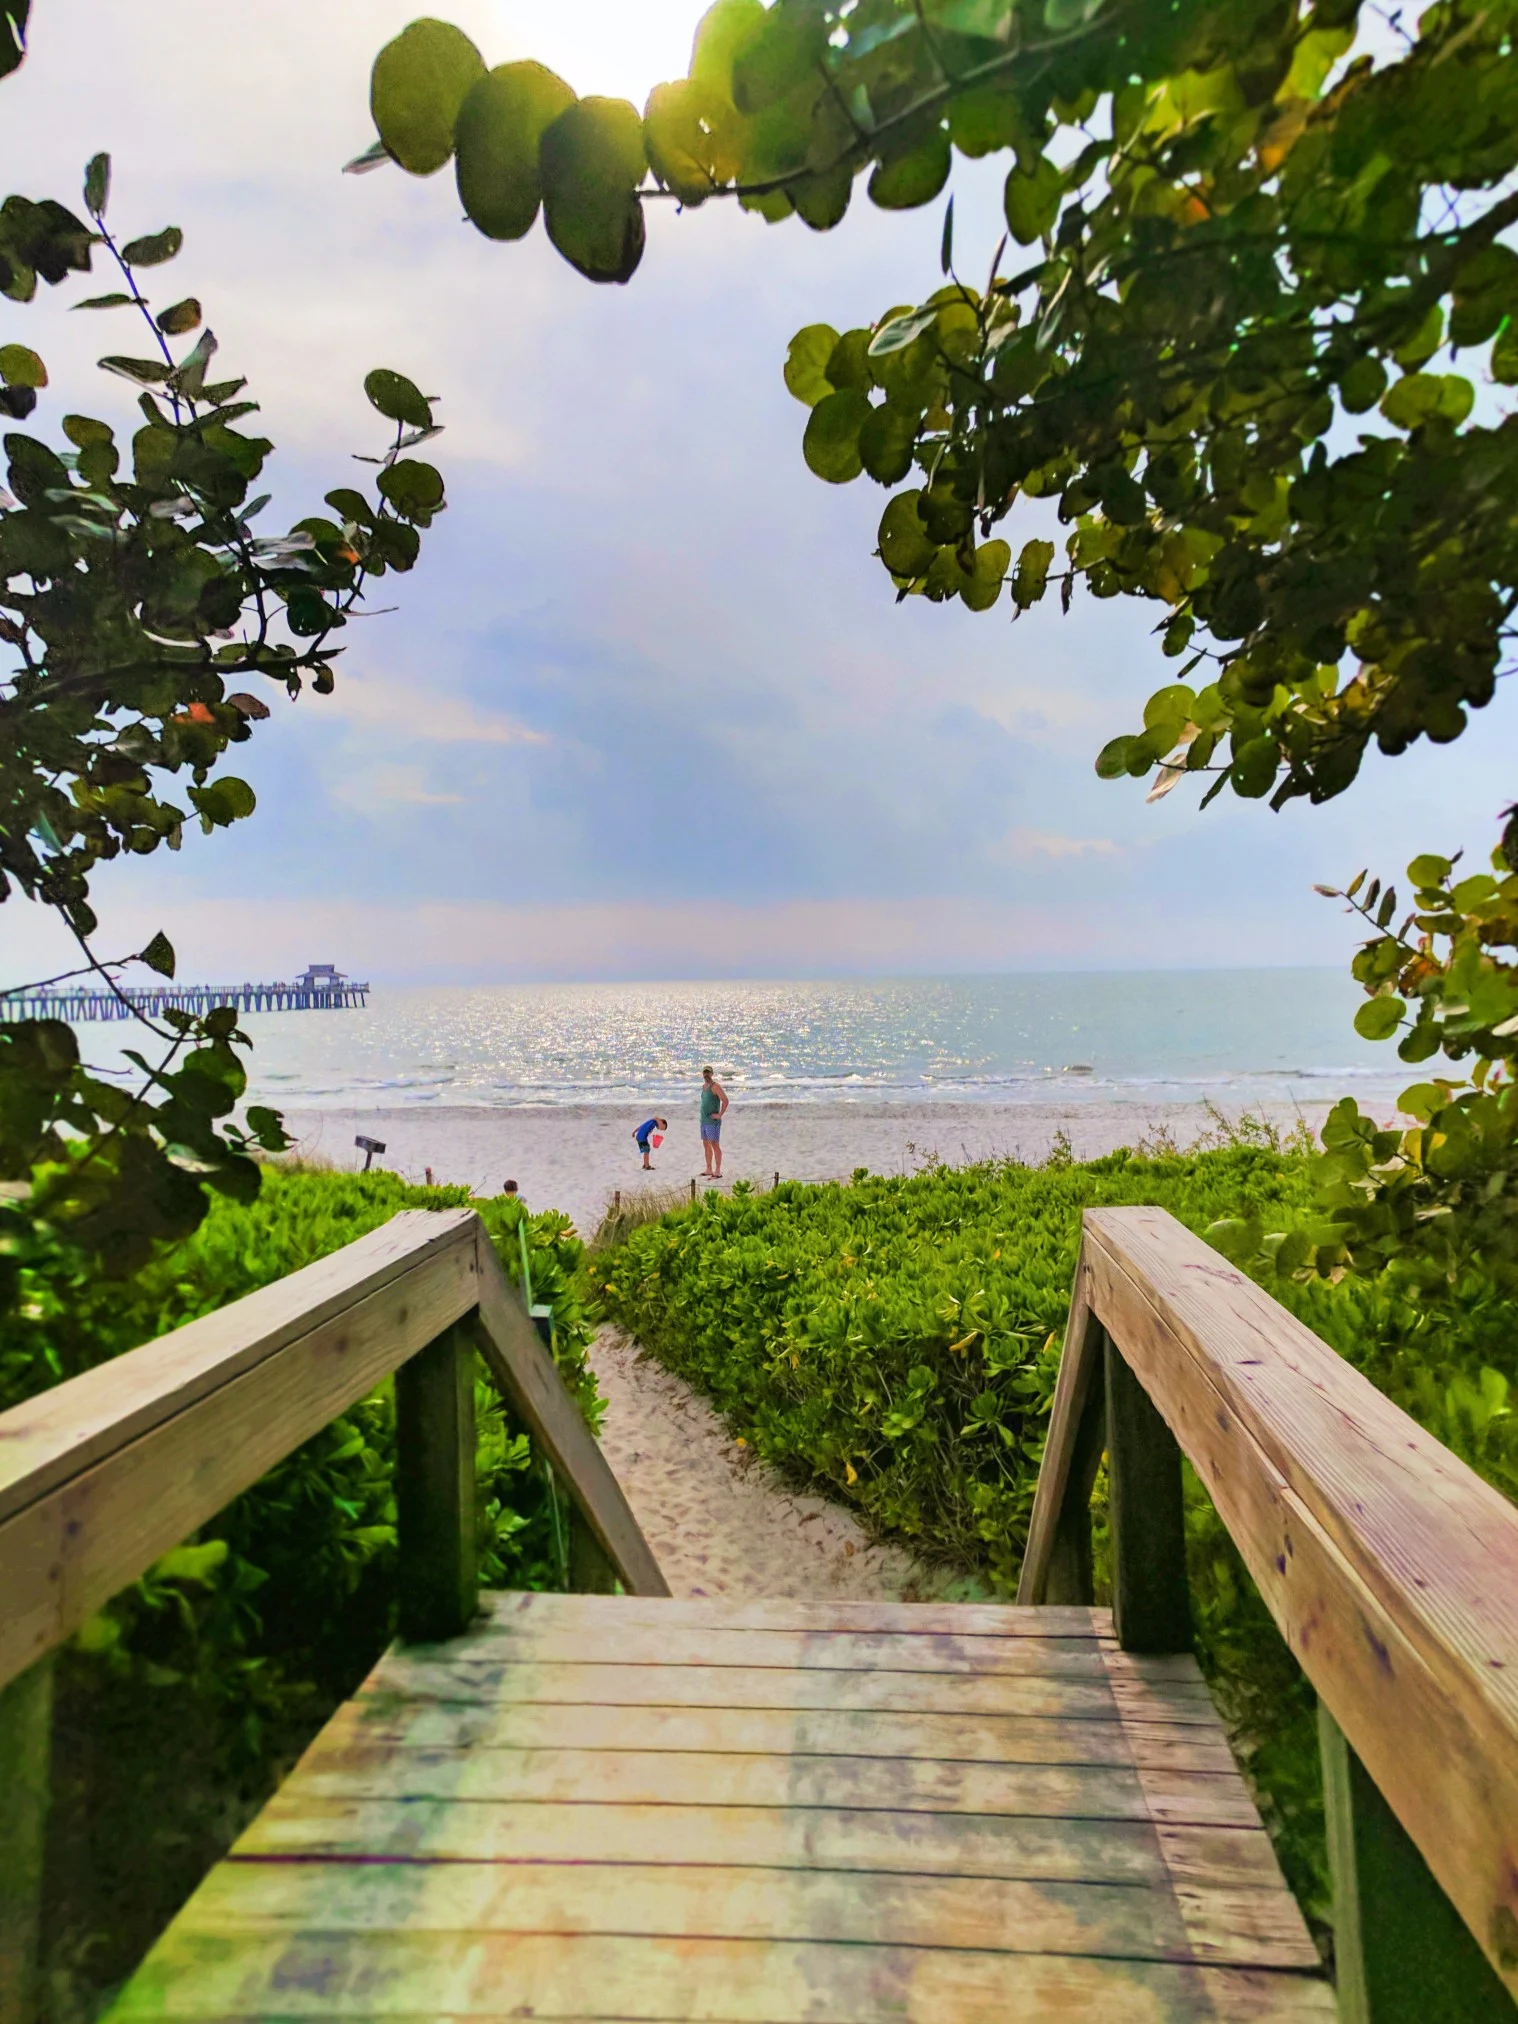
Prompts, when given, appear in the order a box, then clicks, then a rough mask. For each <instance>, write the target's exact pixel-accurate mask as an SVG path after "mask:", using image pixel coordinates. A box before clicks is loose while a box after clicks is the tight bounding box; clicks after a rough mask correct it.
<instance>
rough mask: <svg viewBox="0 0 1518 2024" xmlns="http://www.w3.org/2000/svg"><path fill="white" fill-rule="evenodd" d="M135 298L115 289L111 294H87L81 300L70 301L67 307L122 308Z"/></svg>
mask: <svg viewBox="0 0 1518 2024" xmlns="http://www.w3.org/2000/svg"><path fill="white" fill-rule="evenodd" d="M135 300H136V297H135V296H131V295H123V294H122V293H121V291H120V290H119V289H117V290H116V292H115V293H114V294H111V295H87V296H86V297H85V298H84V300H83V302H74V303H71V304H70V305H69V307H70V308H71V309H123V308H125V306H126V305H127V304H128V303H129V302H133V301H135Z"/></svg>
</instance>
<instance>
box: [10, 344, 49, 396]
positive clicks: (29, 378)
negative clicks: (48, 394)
mask: <svg viewBox="0 0 1518 2024" xmlns="http://www.w3.org/2000/svg"><path fill="white" fill-rule="evenodd" d="M0 379H3V380H4V381H5V384H6V385H7V386H8V387H45V386H46V385H47V367H46V366H45V365H44V364H43V363H42V360H41V359H40V358H38V356H37V354H36V352H34V351H32V350H30V349H29V348H28V347H27V346H26V345H24V344H0Z"/></svg>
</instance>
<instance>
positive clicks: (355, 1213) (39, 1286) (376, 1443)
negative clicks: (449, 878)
mask: <svg viewBox="0 0 1518 2024" xmlns="http://www.w3.org/2000/svg"><path fill="white" fill-rule="evenodd" d="M465 1205H467V1206H469V1207H472V1208H474V1209H475V1210H476V1211H477V1212H478V1213H479V1215H480V1216H481V1217H482V1218H483V1220H484V1222H485V1224H486V1227H487V1228H488V1230H489V1231H490V1234H491V1237H492V1239H493V1240H494V1242H495V1244H496V1248H497V1251H498V1253H499V1256H500V1258H501V1262H502V1264H503V1265H504V1267H505V1269H506V1271H507V1273H508V1274H509V1275H510V1276H511V1277H512V1278H513V1279H516V1280H520V1278H521V1273H522V1252H523V1243H522V1235H521V1234H519V1231H520V1232H521V1233H523V1234H525V1239H526V1247H525V1248H526V1254H527V1258H528V1261H529V1268H530V1272H531V1278H532V1295H533V1299H534V1300H535V1301H536V1302H539V1303H542V1304H545V1305H547V1306H548V1307H549V1309H550V1310H551V1315H552V1323H553V1348H554V1355H555V1358H556V1361H557V1363H558V1367H559V1370H560V1373H561V1375H562V1376H563V1377H564V1380H565V1382H566V1384H567V1385H568V1386H569V1389H570V1391H571V1393H572V1394H573V1396H574V1397H575V1399H576V1400H577V1402H578V1403H579V1405H580V1408H581V1410H582V1411H583V1412H584V1414H585V1416H586V1419H587V1420H588V1421H589V1423H590V1424H591V1425H592V1426H595V1425H596V1424H597V1422H598V1419H599V1413H600V1401H599V1399H598V1397H597V1394H596V1389H595V1381H594V1378H593V1375H592V1373H591V1371H590V1369H589V1366H588V1364H587V1362H586V1358H585V1350H586V1345H587V1343H588V1341H589V1338H590V1332H591V1330H590V1322H589V1317H588V1310H587V1306H586V1300H585V1290H584V1285H583V1281H582V1279H581V1277H580V1271H579V1268H580V1261H581V1247H580V1244H579V1242H578V1240H577V1239H576V1237H575V1236H574V1233H573V1231H572V1229H571V1228H570V1225H569V1223H568V1221H567V1219H566V1218H565V1217H563V1216H560V1215H556V1214H552V1213H545V1214H541V1215H536V1216H533V1215H530V1214H529V1212H528V1211H527V1209H526V1208H525V1206H524V1205H523V1203H522V1202H521V1200H520V1198H519V1197H516V1196H497V1197H494V1198H492V1199H489V1200H475V1199H473V1198H471V1197H470V1196H469V1193H468V1190H467V1189H464V1188H420V1187H412V1186H409V1185H408V1184H407V1183H406V1182H404V1181H402V1180H400V1179H399V1178H398V1177H397V1176H395V1175H393V1174H387V1173H382V1172H379V1171H375V1172H373V1173H368V1174H344V1173H330V1172H311V1171H306V1170H302V1169H299V1168H294V1169H292V1168H289V1167H286V1166H284V1165H281V1164H275V1165H271V1166H269V1167H268V1168H266V1170H265V1173H264V1177H263V1186H262V1188H261V1189H260V1191H259V1193H258V1195H257V1196H256V1197H255V1198H254V1199H252V1200H250V1201H239V1200H236V1199H234V1198H231V1197H228V1196H225V1195H218V1196H215V1197H213V1199H212V1201H211V1203H210V1205H209V1208H208V1211H207V1214H206V1216H205V1217H204V1218H203V1220H202V1221H201V1222H200V1224H199V1225H198V1227H197V1228H196V1230H195V1231H194V1233H193V1234H192V1235H191V1236H189V1237H188V1238H185V1239H183V1240H182V1241H181V1242H179V1243H178V1244H176V1245H173V1246H166V1247H161V1248H160V1249H159V1251H158V1252H157V1254H156V1255H155V1256H154V1257H153V1258H152V1260H151V1261H149V1262H148V1263H147V1264H145V1265H144V1266H142V1267H141V1268H140V1269H139V1270H138V1272H137V1273H136V1274H135V1275H133V1277H132V1278H131V1279H129V1280H128V1281H126V1282H125V1283H124V1284H116V1285H108V1284H106V1283H105V1282H96V1283H95V1284H94V1286H93V1287H92V1288H91V1289H89V1290H87V1291H85V1292H83V1293H78V1294H74V1295H71V1296H70V1297H69V1298H68V1299H66V1300H60V1299H59V1298H58V1294H57V1288H56V1286H55V1284H54V1282H53V1281H52V1280H51V1278H50V1277H48V1276H47V1275H45V1274H44V1275H42V1277H41V1278H40V1279H38V1280H37V1281H36V1282H35V1283H34V1284H33V1283H29V1284H28V1286H27V1289H26V1291H27V1295H28V1299H27V1301H25V1302H23V1316H24V1320H23V1325H22V1326H21V1327H20V1329H19V1331H15V1332H8V1333H7V1335H6V1337H5V1341H4V1346H3V1351H0V1409H3V1408H4V1407H6V1406H9V1405H12V1404H14V1403H16V1402H17V1401H18V1400H19V1399H21V1398H25V1397H27V1396H31V1395H33V1394H34V1393H36V1392H37V1391H39V1390H41V1389H44V1388H45V1387H46V1386H48V1385H49V1384H51V1383H53V1382H56V1381H57V1380H58V1379H59V1378H62V1377H67V1376H72V1375H74V1374H76V1373H77V1372H78V1371H80V1370H84V1369H88V1368H90V1367H91V1366H92V1365H95V1364H98V1363H100V1362H102V1361H105V1360H106V1359H108V1358H110V1357H113V1356H116V1355H119V1354H120V1353H121V1352H123V1351H125V1350H128V1349H131V1348H133V1347H135V1346H136V1345H137V1344H138V1343H140V1342H144V1341H148V1340H151V1339H152V1338H154V1337H155V1336H158V1335H161V1334H164V1333H166V1332H168V1331H169V1330H171V1329H174V1328H177V1327H180V1326H182V1325H183V1324H184V1323H185V1322H188V1321H193V1320H195V1319H197V1318H198V1317H199V1316H201V1315H203V1314H208V1313H211V1312H213V1311H214V1310H215V1309H216V1308H218V1307H221V1306H223V1305H224V1304H226V1303H227V1302H228V1301H231V1300H236V1299H238V1298H240V1297H241V1296H242V1295H244V1294H247V1293H251V1292H253V1291H255V1290H256V1289H257V1288H258V1287H260V1286H265V1285H269V1284H271V1283H272V1282H273V1281H275V1280H277V1279H281V1278H283V1277H284V1276H285V1275H286V1274H288V1273H290V1272H294V1271H298V1270H299V1269H300V1268H301V1267H302V1266H303V1265H307V1264H310V1263H312V1262H313V1261H314V1260H315V1259H317V1258H321V1257H325V1256H327V1255H328V1254H330V1253H331V1252H333V1251H336V1250H338V1249H340V1248H341V1247H342V1246H343V1245H345V1244H349V1243H352V1242H353V1241H354V1239H355V1238H358V1237H360V1236H362V1235H364V1234H365V1233H366V1232H367V1231H369V1230H372V1229H375V1228H377V1227H378V1226H379V1225H380V1224H382V1223H385V1222H387V1221H388V1220H389V1218H390V1217H391V1216H393V1215H395V1214H396V1213H397V1211H399V1210H402V1209H446V1208H458V1207H462V1206H465ZM475 1410H476V1418H477V1429H478V1432H477V1448H476V1460H475V1481H476V1497H477V1502H476V1522H477V1527H478V1549H479V1561H480V1570H481V1578H482V1580H483V1581H484V1582H485V1584H486V1585H487V1586H492V1587H511V1588H545V1587H546V1588H555V1589H557V1588H562V1587H564V1586H565V1585H566V1581H567V1565H568V1562H567V1554H568V1541H567V1516H568V1513H567V1506H566V1504H565V1502H564V1499H563V1494H562V1492H559V1491H557V1490H556V1488H555V1487H554V1485H553V1483H552V1479H551V1478H550V1477H549V1476H548V1475H547V1473H546V1471H545V1470H544V1468H543V1466H542V1465H541V1464H540V1463H539V1462H538V1460H537V1459H536V1458H535V1456H534V1455H533V1453H532V1451H531V1449H530V1447H529V1443H528V1437H527V1434H526V1432H525V1431H524V1430H523V1429H522V1428H521V1427H520V1426H518V1425H517V1424H515V1423H514V1421H513V1419H512V1416H511V1414H510V1413H509V1411H508V1410H507V1409H506V1407H505V1406H504V1405H503V1404H502V1401H501V1397H500V1394H499V1393H498V1392H497V1390H496V1389H495V1387H494V1385H493V1384H491V1383H489V1382H488V1381H487V1380H486V1379H485V1377H484V1376H483V1373H481V1374H480V1375H479V1376H478V1377H477V1379H476V1385H475ZM394 1456H395V1416H394V1404H393V1389H392V1386H391V1384H390V1383H388V1382H387V1383H385V1384H383V1385H381V1386H379V1387H378V1388H377V1389H376V1390H375V1391H374V1392H373V1393H371V1394H370V1395H369V1396H368V1397H367V1398H365V1399H363V1400H362V1401H360V1402H359V1403H358V1404H357V1405H355V1406H354V1407H352V1408H351V1409H350V1410H349V1411H348V1412H346V1413H344V1414H343V1415H342V1416H341V1417H340V1418H339V1419H337V1420H334V1421H333V1422H332V1424H331V1425H330V1426H328V1427H326V1428H325V1429H324V1430H323V1431H322V1432H321V1433H320V1434H318V1435H316V1436H315V1437H314V1438H313V1439H312V1440H310V1441H308V1442H306V1444H305V1445H304V1446H303V1447H301V1448H299V1449H298V1450H296V1452H295V1453H293V1454H292V1455H290V1456H289V1457H288V1459H287V1460H286V1461H284V1462H282V1463H281V1464H280V1465H279V1466H278V1467H277V1468H275V1469H272V1470H271V1471H270V1472H269V1473H268V1474H267V1475H266V1476H264V1477H263V1478H262V1479H261V1480H260V1481H259V1482H258V1483H257V1484H255V1485H254V1487H253V1488H252V1489H250V1490H248V1491H246V1492H245V1493H244V1494H243V1495H242V1496H241V1497H239V1498H237V1499H236V1500H235V1501H234V1502H233V1503H232V1504H231V1505H229V1506H228V1508H227V1509H226V1510H225V1511H223V1512H222V1513H221V1514H220V1516H219V1517H217V1518H216V1519H214V1520H213V1521H212V1522H211V1523H210V1524H208V1525H206V1526H204V1527H202V1528H201V1530H200V1531H199V1532H198V1533H197V1534H195V1535H194V1536H193V1537H192V1538H190V1539H187V1540H185V1541H183V1542H182V1543H181V1544H180V1545H178V1546H177V1547H175V1548H174V1549H173V1551H172V1552H170V1553H168V1554H166V1555H165V1556H164V1557H163V1559H161V1560H160V1561H159V1562H158V1563H157V1564H156V1565H155V1566H154V1567H152V1568H150V1569H149V1570H148V1572H147V1573H146V1574H145V1575H144V1576H143V1577H142V1579H141V1580H140V1581H136V1582H134V1583H132V1584H131V1586H130V1587H129V1588H127V1589H125V1590H124V1591H123V1592H122V1593H121V1594H120V1595H118V1596H116V1597H115V1598H113V1600H112V1601H111V1602H110V1603H108V1604H107V1605H106V1607H105V1608H104V1609H103V1610H102V1611H101V1612H100V1613H99V1614H98V1615H97V1616H95V1617H94V1618H93V1619H91V1621H90V1622H89V1623H87V1624H86V1625H85V1626H84V1628H83V1629H82V1630H81V1631H80V1632H79V1633H78V1635H77V1636H76V1637H75V1638H74V1639H73V1640H72V1641H71V1642H70V1643H69V1644H68V1645H66V1646H65V1647H64V1648H63V1650H62V1651H61V1652H60V1654H59V1656H58V1663H57V1672H56V1692H57V1715H56V1729H55V1745H54V1750H53V1756H52V1764H53V1787H54V1789H53V1794H52V1805H51V1813H50V1826H49V1836H50V1841H49V1855H48V1877H49V1885H48V1903H47V1906H46V1912H45V1920H44V1966H45V1968H46V1971H47V1974H46V1982H47V1990H48V1994H47V2003H46V2011H45V2014H46V2015H47V2016H48V2017H49V2018H50V2019H51V2020H54V2024H72V2020H73V2019H74V2018H76V2017H77V2018H79V2019H80V2020H83V2019H84V2018H87V2017H89V2016H92V2015H94V2014H95V2011H96V2008H97V2007H98V2001H99V1997H100V1995H101V1993H102V1992H103V1991H104V1990H106V1989H107V1988H109V1987H110V1986H111V1985H112V1984H113V1983H115V1982H116V1981H118V1980H119V1979H120V1978H121V1977H122V1976H123V1975H124V1974H125V1973H126V1972H127V1971H128V1970H129V1969H131V1968H132V1967H134V1966H135V1965H136V1962H137V1961H138V1959H139V1958H140V1957H141V1955H142V1954H143V1953H144V1952H145V1950H146V1948H147V1946H148V1945H149V1943H150V1942H151V1941H152V1939H153V1938H154V1937H155V1936H156V1935H157V1933H158V1932H159V1930H160V1929H161V1928H162V1927H163V1925H164V1924H165V1923H166V1922H167V1920H168V1919H169V1918H170V1917H171V1916H172V1914H173V1913H174V1912H175V1911H176V1910H177V1909H178V1907H179V1905H180V1904H181V1903H182V1902H183V1900H184V1898H185V1897H186V1896H187V1895H188V1894H189V1892H190V1891H191V1890H192V1889H193V1888H194V1887H195V1885H196V1884H198V1883H199V1881H200V1879H201V1877H202V1875H203V1874H204V1873H205V1871H206V1870H207V1869H208V1868H209V1867H210V1865H211V1863H212V1862H214V1861H216V1860H217V1859H219V1858H220V1856H221V1855H222V1854H224V1853H225V1850H226V1848H227V1847H228V1845H229V1844H230V1842H231V1841H232V1840H233V1839H234V1838H235V1836H236V1835H237V1834H238V1833H239V1832H240V1831H241V1828H242V1826H243V1824H244V1823H245V1822H246V1821H247V1820H248V1819H249V1818H251V1816H252V1815H253V1813H254V1812H256V1811H257V1809H258V1808H259V1807H260V1806H261V1805H262V1804H263V1802H264V1801H265V1800H266V1799H267V1798H268V1796H269V1794H270V1793H271V1792H272V1791H273V1790H274V1788H275V1786H276V1785H277V1784H278V1783H279V1780H280V1778H281V1777H282V1776H283V1775H284V1773H285V1772H286V1771H287V1770H288V1769H289V1767H290V1765H291V1764H292V1763H293V1762H294V1760H295V1758H296V1756H298V1754H299V1753H300V1751H301V1750H302V1749H303V1748H304V1747H305V1744H306V1743H307V1742H308V1741H309V1740H310V1738H311V1736H312V1735H313V1734H314V1733H315V1732H316V1730H317V1729H318V1728H320V1726H321V1725H322V1723H323V1722H324V1721H325V1720H326V1719H327V1717H328V1716H329V1715H330V1714H331V1713H332V1711H333V1709H334V1708H335V1707H336V1706H337V1705H338V1703H339V1702H341V1701H342V1700H343V1699H345V1698H346V1697H347V1696H348V1695H350V1694H351V1693H352V1692H353V1690H354V1689H355V1688H356V1686H357V1685H358V1683H359V1681H360V1680H361V1679H362V1678H363V1676H364V1674H365V1673H366V1672H367V1671H368V1670H369V1668H370V1667H371V1666H372V1665H373V1664H374V1663H375V1661H376V1660H377V1659H378V1657H379V1655H380V1653H381V1652H382V1651H383V1649H384V1648H385V1646H386V1644H387V1643H388V1642H389V1640H390V1638H391V1636H392V1634H393V1629H394V1620H395V1553H396V1535H395V1496H394Z"/></svg>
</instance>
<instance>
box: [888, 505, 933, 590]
mask: <svg viewBox="0 0 1518 2024" xmlns="http://www.w3.org/2000/svg"><path fill="white" fill-rule="evenodd" d="M921 498H922V494H921V493H920V492H898V493H897V494H896V496H895V498H894V499H892V500H891V501H890V502H889V503H888V504H887V506H886V509H885V511H884V513H882V514H881V516H880V537H879V541H880V545H879V550H878V552H879V555H880V559H881V561H882V562H883V563H884V564H885V566H886V568H887V569H888V570H890V572H891V574H892V575H893V576H901V577H909V578H912V579H914V580H915V579H916V578H917V577H919V576H925V575H926V574H927V572H928V570H929V568H930V567H931V566H932V563H933V558H934V557H935V556H936V555H937V553H938V543H937V542H936V541H934V540H933V538H932V537H931V536H930V535H929V533H928V530H927V529H926V528H925V527H924V526H923V524H922V515H921V514H920V512H919V511H918V506H919V502H920V501H921Z"/></svg>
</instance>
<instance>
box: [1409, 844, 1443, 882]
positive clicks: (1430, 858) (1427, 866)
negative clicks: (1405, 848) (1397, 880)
mask: <svg viewBox="0 0 1518 2024" xmlns="http://www.w3.org/2000/svg"><path fill="white" fill-rule="evenodd" d="M1452 869H1453V866H1452V865H1451V863H1450V860H1449V859H1448V858H1447V857H1436V856H1434V854H1433V853H1432V852H1428V853H1426V854H1425V855H1424V856H1422V857H1415V858H1414V859H1413V861H1412V863H1411V864H1410V865H1409V866H1408V867H1407V876H1408V878H1409V879H1410V880H1411V881H1412V883H1413V884H1414V885H1415V886H1438V885H1442V884H1443V882H1444V880H1445V879H1447V878H1448V877H1449V875H1450V872H1451V870H1452Z"/></svg>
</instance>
